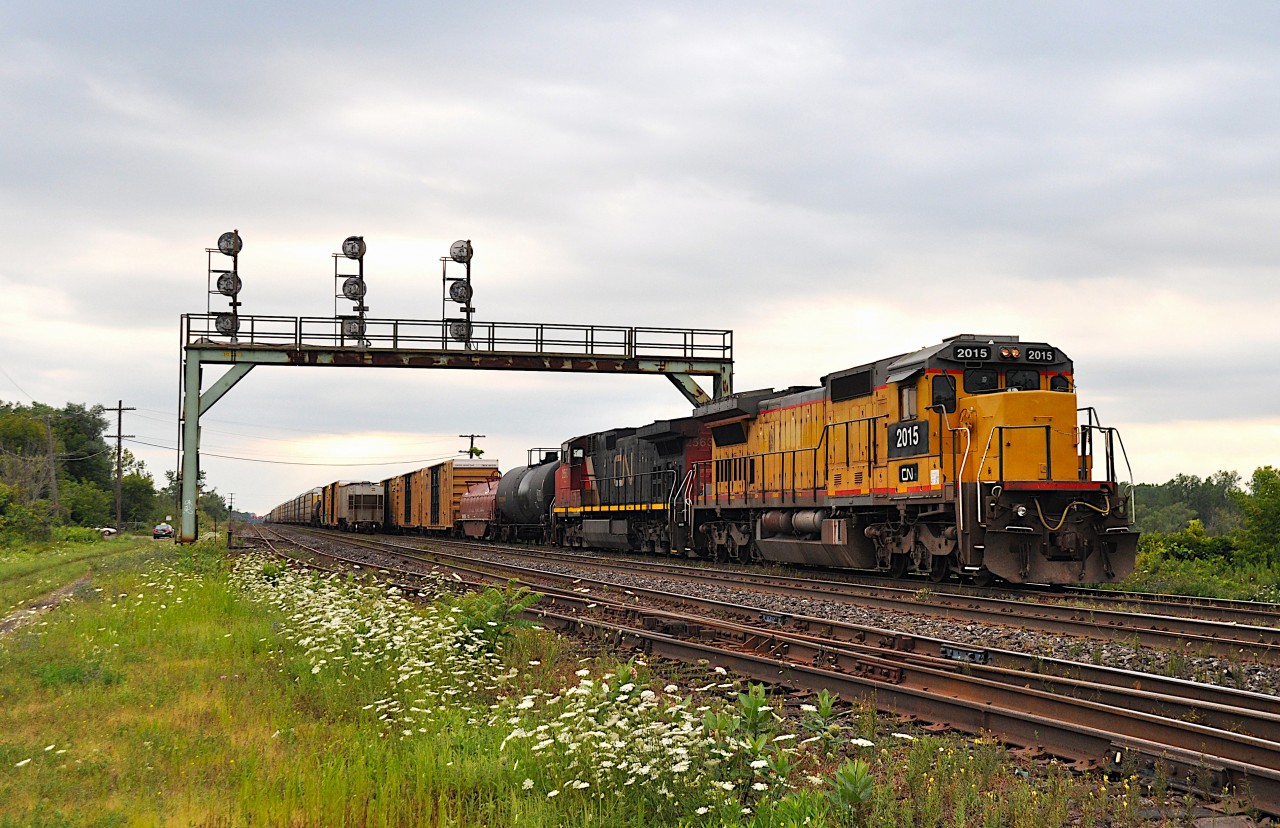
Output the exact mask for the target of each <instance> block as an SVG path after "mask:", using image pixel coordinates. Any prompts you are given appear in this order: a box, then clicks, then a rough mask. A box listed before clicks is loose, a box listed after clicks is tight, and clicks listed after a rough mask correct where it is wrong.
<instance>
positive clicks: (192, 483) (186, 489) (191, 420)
mask: <svg viewBox="0 0 1280 828" xmlns="http://www.w3.org/2000/svg"><path fill="white" fill-rule="evenodd" d="M203 365H204V360H203V359H202V358H201V356H200V355H199V354H192V353H187V355H186V363H185V365H184V366H183V374H182V384H183V389H182V417H183V420H182V525H181V528H180V531H179V532H178V538H177V541H178V543H194V542H195V541H196V539H197V533H198V531H199V527H198V526H196V498H197V496H198V494H199V493H198V492H197V491H196V484H197V482H198V481H199V478H200V415H202V414H204V413H205V412H206V411H208V410H209V409H210V408H212V407H213V404H214V403H216V402H217V401H218V400H220V399H222V395H223V394H225V393H227V392H228V391H230V390H231V388H232V386H234V385H235V384H236V383H237V382H239V381H240V380H241V379H243V378H244V376H245V374H248V373H249V372H250V371H251V370H253V365H252V364H251V363H243V362H240V363H236V364H234V365H232V366H231V368H230V369H228V370H227V373H225V374H223V375H222V376H221V377H219V378H218V380H217V381H216V382H215V383H214V384H213V385H211V386H209V390H208V391H206V392H204V394H201V393H200V381H201V376H202V373H203V372H202V370H201V369H202V368H203Z"/></svg>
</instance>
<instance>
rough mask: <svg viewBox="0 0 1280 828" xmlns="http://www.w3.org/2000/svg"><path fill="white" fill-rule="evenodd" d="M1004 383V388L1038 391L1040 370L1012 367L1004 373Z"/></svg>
mask: <svg viewBox="0 0 1280 828" xmlns="http://www.w3.org/2000/svg"><path fill="white" fill-rule="evenodd" d="M1004 384H1005V387H1006V388H1016V389H1018V390H1019V391H1039V390H1040V372H1039V371H1029V370H1027V369H1025V368H1013V369H1010V371H1009V373H1008V374H1006V375H1005V378H1004Z"/></svg>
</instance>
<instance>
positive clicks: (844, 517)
mask: <svg viewBox="0 0 1280 828" xmlns="http://www.w3.org/2000/svg"><path fill="white" fill-rule="evenodd" d="M1076 406H1077V403H1076V394H1075V382H1074V373H1073V367H1072V363H1071V360H1070V359H1068V358H1067V356H1066V355H1065V354H1063V353H1062V351H1061V350H1059V349H1057V348H1055V347H1054V346H1052V345H1049V344H1046V343H1041V342H1036V343H1031V342H1021V341H1020V340H1019V338H1018V337H1015V336H979V335H973V334H966V335H960V336H955V337H951V338H949V339H946V340H944V341H943V342H942V343H940V344H938V345H934V346H931V347H928V348H924V349H922V350H919V351H916V352H914V353H910V354H903V355H899V356H894V357H889V358H887V359H881V360H878V361H876V362H871V363H867V364H865V365H859V366H857V367H854V368H850V369H847V370H843V371H837V372H835V373H832V374H829V375H828V376H825V377H823V378H822V380H821V384H819V385H814V386H808V387H794V388H788V389H786V390H784V391H772V390H764V391H752V392H747V393H742V394H735V395H733V396H730V397H726V398H723V399H719V400H714V401H712V402H710V403H708V404H706V405H703V406H700V407H698V408H696V409H695V410H694V411H693V414H692V416H690V417H686V418H682V419H676V420H665V421H659V422H656V423H652V424H650V425H647V426H644V427H641V428H623V429H612V430H610V431H603V432H599V433H596V434H588V435H584V436H582V437H577V438H574V439H572V440H569V441H568V442H566V443H564V444H563V446H562V447H561V451H560V454H559V456H558V457H549V458H546V459H545V460H544V462H541V463H539V464H537V465H534V466H528V467H525V468H521V469H516V470H514V471H512V472H508V473H507V476H504V477H503V480H502V482H501V483H500V484H499V485H498V492H499V494H498V497H497V498H496V499H495V498H490V501H489V503H490V504H491V505H490V506H488V512H487V513H486V510H485V508H483V507H477V508H476V509H475V510H474V511H473V515H472V520H471V522H470V524H469V527H470V528H469V529H468V534H472V535H477V536H478V535H484V534H489V535H495V534H496V535H498V536H502V537H508V538H514V537H538V538H540V539H542V540H545V541H549V542H553V543H557V544H561V545H566V546H585V547H596V548H608V549H629V550H635V551H660V552H669V553H671V554H683V553H686V552H688V553H690V554H694V555H697V556H700V557H705V558H711V559H717V560H764V561H778V562H786V563H797V564H810V565H826V566H840V567H850V568H857V569H879V570H886V571H889V572H891V573H894V574H899V575H900V574H904V573H906V572H921V573H926V574H928V575H929V576H930V577H932V578H933V579H935V580H938V581H941V580H944V579H946V578H948V577H950V576H952V575H954V574H966V575H970V576H973V577H974V578H975V579H976V580H978V581H979V582H984V581H989V580H992V579H994V578H996V577H999V578H1003V579H1004V580H1006V581H1010V582H1014V583H1020V582H1026V581H1032V582H1038V583H1101V582H1108V581H1116V580H1120V579H1122V578H1124V577H1125V576H1126V575H1128V574H1129V573H1130V572H1131V571H1132V569H1133V565H1134V556H1135V552H1136V548H1137V533H1136V532H1134V531H1133V529H1132V526H1131V521H1130V495H1129V494H1128V492H1127V491H1126V490H1125V489H1124V487H1122V486H1121V484H1120V482H1119V480H1118V479H1117V474H1116V449H1117V442H1116V441H1117V439H1118V438H1117V434H1116V432H1115V430H1114V429H1111V428H1104V427H1102V426H1101V425H1100V423H1099V421H1098V418H1097V416H1096V414H1095V413H1094V412H1093V411H1092V410H1091V409H1084V410H1077V407H1076ZM509 480H510V484H509V482H508V481H509ZM503 487H506V488H507V489H508V492H509V496H508V498H507V499H506V500H505V501H504V499H503V497H502V491H503ZM471 496H472V495H471V493H468V495H466V496H464V498H463V502H464V504H465V503H466V502H467V501H468V499H469V498H470V497H471ZM476 496H477V497H479V496H481V493H477V495H476ZM517 497H518V500H517ZM517 502H518V503H519V504H520V506H519V508H518V514H517V510H516V509H515V507H514V504H516V503H517ZM515 525H518V526H519V527H520V528H519V530H518V531H515V532H512V531H511V530H510V528H509V527H511V526H515Z"/></svg>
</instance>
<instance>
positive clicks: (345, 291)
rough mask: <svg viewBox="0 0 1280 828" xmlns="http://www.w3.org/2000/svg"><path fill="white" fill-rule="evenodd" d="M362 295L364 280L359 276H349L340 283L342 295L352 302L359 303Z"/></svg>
mask: <svg viewBox="0 0 1280 828" xmlns="http://www.w3.org/2000/svg"><path fill="white" fill-rule="evenodd" d="M364 293H365V286H364V279H361V278H360V277H359V276H351V277H349V278H348V279H347V280H346V281H344V282H343V283H342V295H343V296H345V297H347V298H348V299H350V300H351V301H352V302H359V301H360V300H361V299H363V298H364Z"/></svg>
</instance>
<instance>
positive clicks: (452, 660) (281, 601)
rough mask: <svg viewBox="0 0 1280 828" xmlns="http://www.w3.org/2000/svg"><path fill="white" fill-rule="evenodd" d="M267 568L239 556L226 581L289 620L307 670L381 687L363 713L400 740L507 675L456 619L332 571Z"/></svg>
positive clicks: (259, 560)
mask: <svg viewBox="0 0 1280 828" xmlns="http://www.w3.org/2000/svg"><path fill="white" fill-rule="evenodd" d="M266 563H267V559H266V558H265V557H262V556H258V555H245V556H242V557H240V558H238V559H237V561H236V564H235V567H234V569H233V572H232V580H233V582H234V583H235V584H236V586H238V587H239V588H240V589H242V590H243V591H244V592H246V593H247V594H248V595H250V597H252V598H254V599H255V600H258V601H261V602H263V603H265V604H269V605H271V606H273V607H275V608H276V609H277V610H279V611H280V612H281V613H283V614H284V615H285V616H286V617H287V619H288V620H287V621H286V622H285V623H284V624H283V625H282V628H281V630H280V634H281V636H282V637H283V638H285V639H286V640H288V641H291V642H292V643H293V644H295V645H296V646H297V647H298V648H300V649H301V650H302V651H303V653H304V654H305V658H306V659H307V661H308V663H309V664H310V665H311V673H312V674H320V673H322V672H326V671H327V672H329V673H331V674H333V675H334V676H335V677H336V679H337V682H338V684H340V685H342V686H344V687H347V686H356V685H359V686H362V687H379V686H382V687H384V688H385V690H384V693H383V697H382V698H379V699H377V700H375V701H373V702H371V703H370V704H368V705H365V706H364V710H366V711H370V713H371V714H376V717H377V719H378V720H379V721H380V722H382V723H383V727H384V728H386V729H387V730H389V731H392V730H393V731H395V732H396V733H397V735H399V736H400V737H402V738H404V737H408V736H411V735H413V733H414V731H415V730H417V731H422V730H425V729H424V728H422V724H423V723H424V722H426V721H427V720H429V719H431V718H432V717H433V715H434V714H436V713H437V711H439V710H440V709H441V708H443V707H446V706H447V707H448V708H449V709H450V710H451V711H452V712H455V713H456V712H459V711H461V712H463V713H466V712H468V711H467V710H466V708H467V707H468V706H469V705H476V707H475V709H476V710H480V709H483V708H481V707H479V705H480V704H481V702H482V695H483V694H482V691H490V690H496V689H498V688H500V687H501V686H502V684H503V683H504V682H505V681H506V680H507V679H509V678H511V677H512V675H514V671H510V672H506V671H504V669H503V667H502V664H501V659H500V658H499V656H498V655H496V654H494V653H492V652H490V651H489V649H488V645H487V644H486V642H485V641H484V640H483V638H482V637H481V636H480V635H479V634H477V633H476V632H475V631H474V630H470V629H467V628H466V627H465V625H463V624H461V623H460V622H459V620H458V618H457V616H456V615H455V613H452V612H449V611H445V610H441V609H439V608H438V607H436V606H433V605H429V606H426V607H421V606H417V605H414V604H412V603H410V602H409V601H407V600H406V599H405V598H404V597H402V596H401V595H400V594H399V592H398V591H397V590H396V589H394V588H391V589H387V588H386V587H384V586H382V585H378V584H368V585H357V584H353V583H352V582H351V581H349V580H348V579H347V578H346V577H345V576H340V575H330V576H326V577H319V576H315V575H310V574H304V573H300V572H297V571H294V570H290V569H286V570H285V571H284V572H275V573H274V574H272V575H270V576H267V575H265V574H264V564H266Z"/></svg>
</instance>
